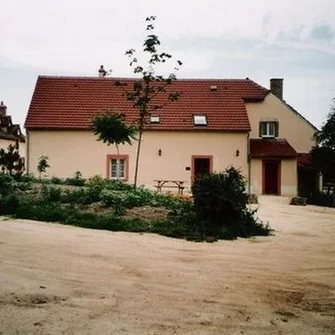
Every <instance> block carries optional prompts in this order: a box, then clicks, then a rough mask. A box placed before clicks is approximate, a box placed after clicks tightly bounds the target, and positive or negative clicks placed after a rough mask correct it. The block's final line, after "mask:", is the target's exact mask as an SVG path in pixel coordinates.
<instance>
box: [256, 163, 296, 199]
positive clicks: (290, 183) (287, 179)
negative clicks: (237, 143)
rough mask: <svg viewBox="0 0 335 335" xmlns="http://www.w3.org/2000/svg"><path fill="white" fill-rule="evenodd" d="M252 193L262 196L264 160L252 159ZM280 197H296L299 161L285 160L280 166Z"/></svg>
mask: <svg viewBox="0 0 335 335" xmlns="http://www.w3.org/2000/svg"><path fill="white" fill-rule="evenodd" d="M250 177H251V178H250V180H251V183H250V193H253V194H262V192H263V188H262V182H263V161H262V159H252V160H251V166H250ZM280 180H281V187H280V195H284V196H296V195H297V192H298V188H297V160H296V159H283V160H281V165H280Z"/></svg>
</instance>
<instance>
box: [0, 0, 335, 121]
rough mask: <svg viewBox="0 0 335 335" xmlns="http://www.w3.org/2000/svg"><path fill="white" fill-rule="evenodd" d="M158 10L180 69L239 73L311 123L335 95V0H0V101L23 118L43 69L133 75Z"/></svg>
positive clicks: (195, 73) (197, 73)
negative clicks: (276, 88) (132, 56)
mask: <svg viewBox="0 0 335 335" xmlns="http://www.w3.org/2000/svg"><path fill="white" fill-rule="evenodd" d="M148 15H156V16H157V21H156V33H157V34H158V35H159V37H160V39H161V42H162V46H163V48H164V49H166V51H168V52H169V53H171V54H172V55H173V56H174V57H176V58H177V59H181V60H182V61H183V63H184V65H183V67H182V69H181V70H180V71H179V73H178V76H179V77H182V78H245V77H249V78H251V79H252V80H254V81H256V82H258V83H259V84H261V85H263V86H264V87H267V88H268V87H269V80H270V78H273V77H279V78H284V99H285V100H286V101H287V102H288V103H289V104H291V105H292V106H293V107H295V108H296V109H297V110H298V111H299V112H300V113H301V114H303V115H304V116H305V117H307V118H308V119H309V120H310V121H311V122H312V123H314V124H315V125H316V126H320V125H321V124H322V122H323V121H324V120H325V118H326V116H327V114H328V112H329V111H330V106H331V104H332V99H333V98H334V97H335V0H299V1H292V0H280V1H279V0H277V1H275V0H272V1H270V0H252V1H251V0H206V1H199V0H192V1H191V0H190V1H186V0H184V1H182V0H178V1H175V0H169V1H167V0H165V1H163V0H123V1H113V0H95V1H87V0H58V1H53V0H29V1H27V0H0V100H3V101H4V102H5V104H6V105H7V106H8V113H9V114H11V115H12V117H13V121H14V122H16V123H20V124H21V125H23V123H24V120H25V116H26V113H27V110H28V107H29V103H30V99H31V96H32V92H33V89H34V85H35V82H36V79H37V76H38V75H39V74H41V75H85V76H86V75H90V76H91V75H92V76H95V75H97V70H98V67H99V66H100V65H101V64H104V65H105V68H107V69H112V70H113V72H112V74H113V75H115V76H131V74H132V73H131V70H130V68H129V67H128V65H127V59H126V57H125V56H124V52H125V50H127V49H129V48H131V47H133V48H135V49H136V48H137V49H140V48H141V43H142V42H143V38H144V36H145V29H144V28H145V22H144V19H145V17H146V16H148Z"/></svg>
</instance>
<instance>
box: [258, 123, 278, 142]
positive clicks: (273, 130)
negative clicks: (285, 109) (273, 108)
mask: <svg viewBox="0 0 335 335" xmlns="http://www.w3.org/2000/svg"><path fill="white" fill-rule="evenodd" d="M259 137H262V138H273V137H278V122H277V121H267V122H260V124H259Z"/></svg>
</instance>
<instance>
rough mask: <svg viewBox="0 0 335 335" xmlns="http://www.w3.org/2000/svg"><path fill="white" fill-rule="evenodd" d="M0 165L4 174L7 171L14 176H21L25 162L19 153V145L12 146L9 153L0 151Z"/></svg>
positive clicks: (8, 149)
mask: <svg viewBox="0 0 335 335" xmlns="http://www.w3.org/2000/svg"><path fill="white" fill-rule="evenodd" d="M0 165H1V170H2V173H5V172H6V171H7V172H8V173H9V174H10V175H11V176H12V175H13V174H16V175H21V174H22V173H23V170H24V160H23V158H22V157H21V156H20V153H19V144H18V142H17V143H16V145H13V144H10V145H9V146H8V148H7V151H6V150H4V149H1V150H0Z"/></svg>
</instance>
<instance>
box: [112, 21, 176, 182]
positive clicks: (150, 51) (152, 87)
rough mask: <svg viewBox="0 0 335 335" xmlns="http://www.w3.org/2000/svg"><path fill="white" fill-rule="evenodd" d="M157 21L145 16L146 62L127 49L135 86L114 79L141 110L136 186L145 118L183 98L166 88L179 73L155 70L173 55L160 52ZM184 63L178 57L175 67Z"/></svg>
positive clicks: (139, 113)
mask: <svg viewBox="0 0 335 335" xmlns="http://www.w3.org/2000/svg"><path fill="white" fill-rule="evenodd" d="M155 20H156V17H155V16H150V17H147V18H146V22H147V26H146V30H147V31H148V35H147V36H146V38H145V40H144V43H143V53H144V55H146V57H147V58H148V60H147V63H145V64H142V65H140V64H139V60H138V58H137V56H136V50H135V49H130V50H128V51H126V55H127V56H128V57H129V58H130V63H129V65H130V67H131V68H132V70H133V73H134V74H135V75H139V76H140V79H139V80H134V82H133V84H132V87H128V84H127V83H126V82H122V81H120V80H116V81H115V85H116V86H119V87H120V88H122V90H123V91H124V95H125V98H126V99H127V100H128V101H130V102H131V103H132V105H133V108H134V109H136V110H137V113H138V119H137V126H138V142H137V151H136V161H135V176H134V187H136V185H137V177H138V168H139V159H140V152H141V144H142V135H143V130H144V126H145V121H146V118H147V117H148V116H149V115H150V114H151V113H152V112H155V111H157V110H158V109H160V108H163V107H164V106H165V105H166V104H167V103H168V102H170V101H175V100H177V99H179V97H180V93H178V92H168V91H167V87H168V86H169V85H171V84H172V83H173V82H174V81H175V80H176V79H177V77H176V75H175V74H174V73H171V74H170V75H169V76H167V77H165V76H163V75H159V74H157V73H156V69H155V68H156V67H157V66H158V65H159V64H162V63H166V62H167V61H168V60H169V59H171V58H172V56H171V55H170V54H168V53H166V52H160V51H159V50H158V49H159V46H160V44H161V42H160V40H159V38H158V36H157V35H156V34H154V29H155V27H154V21H155ZM181 65H182V62H181V61H179V60H178V61H177V65H176V66H175V67H174V70H175V71H178V70H179V67H180V66H181ZM162 95H163V96H164V98H165V100H166V101H165V102H164V103H158V100H157V97H159V98H160V100H159V101H162Z"/></svg>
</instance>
